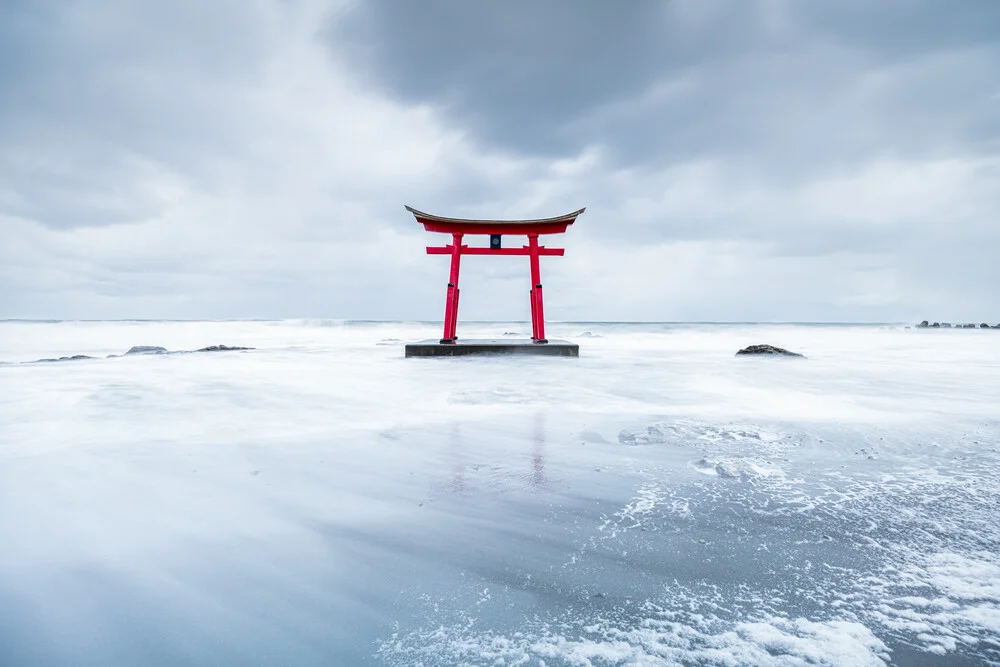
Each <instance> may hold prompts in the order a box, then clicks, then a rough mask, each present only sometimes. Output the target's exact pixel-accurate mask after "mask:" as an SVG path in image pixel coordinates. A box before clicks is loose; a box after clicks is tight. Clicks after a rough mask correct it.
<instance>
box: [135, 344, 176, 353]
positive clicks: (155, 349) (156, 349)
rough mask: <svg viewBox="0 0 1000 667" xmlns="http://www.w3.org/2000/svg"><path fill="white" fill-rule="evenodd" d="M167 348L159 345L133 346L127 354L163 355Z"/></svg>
mask: <svg viewBox="0 0 1000 667" xmlns="http://www.w3.org/2000/svg"><path fill="white" fill-rule="evenodd" d="M166 351H167V348H165V347H160V346H159V345H133V346H132V347H130V348H129V349H128V352H126V353H125V354H163V353H164V352H166Z"/></svg>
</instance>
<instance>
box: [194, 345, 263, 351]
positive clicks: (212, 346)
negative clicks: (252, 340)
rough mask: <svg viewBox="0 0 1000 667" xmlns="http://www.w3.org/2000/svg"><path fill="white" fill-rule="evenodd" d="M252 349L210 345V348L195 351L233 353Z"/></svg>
mask: <svg viewBox="0 0 1000 667" xmlns="http://www.w3.org/2000/svg"><path fill="white" fill-rule="evenodd" d="M252 349H254V348H252V347H239V346H236V345H209V346H208V347H203V348H201V349H200V350H195V352H231V351H234V350H252Z"/></svg>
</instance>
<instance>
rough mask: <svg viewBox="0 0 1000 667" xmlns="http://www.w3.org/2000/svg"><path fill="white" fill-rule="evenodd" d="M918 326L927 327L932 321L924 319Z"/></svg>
mask: <svg viewBox="0 0 1000 667" xmlns="http://www.w3.org/2000/svg"><path fill="white" fill-rule="evenodd" d="M917 326H918V327H919V328H921V329H926V328H927V327H929V326H930V323H929V322H927V320H924V321H923V322H921V323H920V324H918V325H917Z"/></svg>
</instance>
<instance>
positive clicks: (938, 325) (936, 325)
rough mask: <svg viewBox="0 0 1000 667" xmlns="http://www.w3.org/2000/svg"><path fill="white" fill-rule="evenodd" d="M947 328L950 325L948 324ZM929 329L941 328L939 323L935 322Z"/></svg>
mask: <svg viewBox="0 0 1000 667" xmlns="http://www.w3.org/2000/svg"><path fill="white" fill-rule="evenodd" d="M948 326H951V325H950V324H949V325H948ZM931 328H932V329H940V328H941V323H940V322H935V323H934V324H932V325H931Z"/></svg>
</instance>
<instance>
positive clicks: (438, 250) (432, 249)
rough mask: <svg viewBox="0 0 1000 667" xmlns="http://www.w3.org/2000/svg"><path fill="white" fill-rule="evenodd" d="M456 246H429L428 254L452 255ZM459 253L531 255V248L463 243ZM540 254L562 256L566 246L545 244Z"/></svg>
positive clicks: (539, 250)
mask: <svg viewBox="0 0 1000 667" xmlns="http://www.w3.org/2000/svg"><path fill="white" fill-rule="evenodd" d="M454 248H455V246H453V245H446V246H427V254H428V255H450V254H451V253H452V250H454ZM459 253H460V254H462V255H530V254H531V248H529V247H528V246H524V247H522V248H470V247H469V246H467V245H463V246H462V247H461V248H459ZM538 254H539V255H540V256H552V257H562V256H563V255H564V254H566V249H565V248H546V247H545V246H538Z"/></svg>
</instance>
